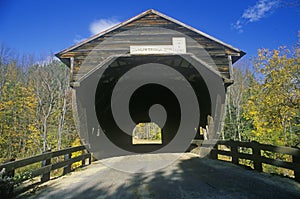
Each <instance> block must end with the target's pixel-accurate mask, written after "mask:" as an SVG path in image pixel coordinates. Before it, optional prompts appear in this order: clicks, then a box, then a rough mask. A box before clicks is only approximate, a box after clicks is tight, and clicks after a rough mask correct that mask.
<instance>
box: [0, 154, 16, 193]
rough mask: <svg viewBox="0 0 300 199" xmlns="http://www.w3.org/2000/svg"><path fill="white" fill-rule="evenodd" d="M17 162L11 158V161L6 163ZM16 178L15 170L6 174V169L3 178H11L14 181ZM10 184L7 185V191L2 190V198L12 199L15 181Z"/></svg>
mask: <svg viewBox="0 0 300 199" xmlns="http://www.w3.org/2000/svg"><path fill="white" fill-rule="evenodd" d="M15 160H16V159H15V158H11V159H10V160H8V161H6V162H4V163H8V162H14V161H15ZM0 172H2V171H1V170H0ZM14 176H15V170H11V171H8V172H6V171H5V169H4V173H3V177H9V178H11V179H12V178H13V177H14ZM10 182H11V183H10ZM10 182H8V183H7V187H6V190H4V189H2V193H1V192H0V195H1V196H2V197H8V198H10V197H11V196H12V194H13V191H14V183H13V181H10Z"/></svg>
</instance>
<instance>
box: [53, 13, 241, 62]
mask: <svg viewBox="0 0 300 199" xmlns="http://www.w3.org/2000/svg"><path fill="white" fill-rule="evenodd" d="M149 14H155V15H157V16H159V17H162V18H164V19H165V20H168V21H170V22H173V23H175V24H177V25H179V26H182V27H185V28H187V29H188V30H190V31H192V32H195V33H197V34H199V35H201V36H203V37H205V38H207V39H209V40H211V41H213V42H216V43H217V44H219V45H222V46H224V47H225V48H227V49H230V50H231V51H233V52H234V54H233V55H232V62H233V63H234V62H236V61H237V60H238V59H240V58H241V57H242V56H244V55H245V54H246V53H245V52H243V51H241V50H239V49H237V48H235V47H233V46H231V45H229V44H227V43H225V42H222V41H220V40H218V39H216V38H214V37H212V36H210V35H208V34H206V33H204V32H202V31H200V30H197V29H195V28H193V27H191V26H188V25H186V24H184V23H182V22H180V21H178V20H176V19H173V18H171V17H169V16H167V15H164V14H162V13H160V12H158V11H156V10H153V9H150V10H147V11H145V12H143V13H141V14H139V15H137V16H135V17H133V18H131V19H128V20H126V21H124V22H122V23H120V24H118V25H115V26H113V27H111V28H109V29H107V30H105V31H103V32H100V33H98V34H96V35H94V36H92V37H90V38H88V39H86V40H84V41H82V42H79V43H78V44H75V45H73V46H71V47H69V48H66V49H64V50H62V51H60V52H58V53H57V54H55V55H56V56H57V57H58V58H60V59H62V60H63V59H64V58H67V57H65V56H63V55H64V54H67V53H69V52H71V51H73V50H76V49H77V48H79V47H81V46H83V45H85V44H86V43H88V42H90V41H92V40H95V39H97V38H99V37H102V36H104V35H105V34H107V33H110V32H112V31H114V30H117V29H119V28H121V27H123V26H126V25H128V24H130V23H131V22H134V21H136V20H138V19H140V18H142V17H144V16H146V15H149ZM64 62H65V63H66V62H68V61H66V60H65V61H64ZM67 65H68V64H67Z"/></svg>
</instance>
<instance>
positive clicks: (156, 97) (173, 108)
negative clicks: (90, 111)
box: [95, 55, 211, 153]
mask: <svg viewBox="0 0 300 199" xmlns="http://www.w3.org/2000/svg"><path fill="white" fill-rule="evenodd" d="M147 63H159V64H163V65H166V66H168V67H171V68H173V69H175V70H176V71H178V72H179V73H180V74H182V75H183V76H184V77H185V79H186V80H187V81H188V82H189V84H190V85H191V86H192V88H193V89H194V91H195V94H196V97H197V100H198V103H199V110H200V122H199V125H198V128H197V129H196V131H195V138H196V139H199V138H200V134H199V127H200V126H201V127H205V125H207V116H208V115H211V99H210V95H209V91H208V88H207V85H206V84H205V82H204V80H203V78H202V77H201V74H199V72H198V71H197V69H195V67H194V66H193V65H192V64H190V63H189V62H188V61H186V60H185V59H184V58H182V57H181V56H178V55H170V56H130V57H119V58H117V59H115V60H114V61H113V62H112V63H111V64H110V65H109V66H108V68H107V69H106V70H105V71H104V73H103V75H102V77H101V79H100V80H99V82H98V86H97V90H96V94H95V109H96V115H97V118H98V122H99V124H100V126H101V128H102V129H103V132H104V133H105V135H106V136H107V138H108V139H109V140H110V141H111V142H112V143H114V144H115V145H117V146H118V147H120V148H122V149H125V150H126V151H130V152H135V153H149V152H153V151H156V150H158V149H160V148H162V147H164V146H166V145H167V144H168V143H170V142H171V141H172V139H173V138H174V136H175V135H176V132H177V129H178V126H179V124H180V117H181V109H180V104H179V102H178V100H177V99H176V96H175V95H174V94H173V93H172V91H170V90H169V89H168V88H166V87H164V86H162V85H158V84H146V85H143V86H142V87H140V88H138V89H137V90H136V91H135V92H134V93H133V95H132V96H131V98H130V104H129V111H130V116H131V118H132V120H133V121H134V122H135V124H138V123H140V122H152V121H151V118H150V117H149V109H150V108H151V106H153V105H155V104H159V105H161V106H162V107H164V109H165V111H166V113H167V119H166V122H165V125H164V126H162V127H161V128H162V144H147V145H143V144H141V145H133V144H132V134H131V133H132V130H133V129H131V132H124V131H123V130H121V129H120V128H119V127H118V125H117V124H116V122H115V120H114V117H113V114H112V110H111V98H112V92H113V89H114V87H115V85H116V83H117V82H118V80H119V79H120V78H121V77H122V76H123V75H124V74H125V73H126V72H127V71H129V70H130V69H132V68H134V67H137V66H140V65H142V64H147ZM198 67H199V66H198ZM200 67H204V66H200Z"/></svg>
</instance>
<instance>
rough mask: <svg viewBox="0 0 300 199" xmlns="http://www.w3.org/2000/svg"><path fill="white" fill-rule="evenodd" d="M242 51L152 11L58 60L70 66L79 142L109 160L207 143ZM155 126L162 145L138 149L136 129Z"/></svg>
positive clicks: (217, 125) (217, 127)
mask: <svg viewBox="0 0 300 199" xmlns="http://www.w3.org/2000/svg"><path fill="white" fill-rule="evenodd" d="M244 54H245V53H244V52H243V51H241V50H239V49H237V48H234V47H232V46H230V45H228V44H226V43H224V42H222V41H220V40H218V39H216V38H214V37H212V36H209V35H207V34H205V33H203V32H201V31H199V30H196V29H194V28H192V27H190V26H188V25H186V24H184V23H182V22H179V21H177V20H175V19H173V18H170V17H168V16H166V15H164V14H162V13H159V12H157V11H155V10H148V11H146V12H143V13H141V14H139V15H138V16H136V17H133V18H131V19H129V20H127V21H125V22H122V23H120V24H118V25H116V26H114V27H112V28H110V29H108V30H106V31H104V32H101V33H99V34H97V35H95V36H93V37H91V38H89V39H86V40H85V41H83V42H81V43H78V44H76V45H74V46H72V47H70V48H67V49H65V50H63V51H61V52H59V53H57V54H56V56H57V57H58V58H59V59H60V60H61V61H62V62H64V63H65V64H66V65H67V66H68V67H69V68H70V81H71V82H70V85H71V87H72V88H73V111H74V117H75V122H76V125H77V128H78V131H79V132H80V136H81V139H82V141H83V143H84V144H86V145H88V146H89V150H90V151H91V152H94V154H95V155H96V157H97V158H103V157H110V156H118V155H126V154H131V153H156V152H173V151H176V152H178V151H180V150H182V149H184V148H185V147H187V146H188V143H190V142H191V140H192V139H194V138H195V137H196V138H201V135H200V134H199V129H200V128H202V129H206V130H208V136H207V137H208V139H215V138H216V137H217V136H218V133H219V132H220V123H221V120H222V113H223V111H222V110H223V107H224V102H225V92H226V88H227V87H228V86H230V85H231V84H232V83H233V79H232V68H231V67H232V64H233V63H235V62H236V61H238V60H239V59H240V58H241V57H242V56H243V55H244ZM180 86H182V87H180ZM185 88H186V89H185ZM176 89H177V90H176ZM190 91H192V92H193V96H194V97H193V96H192V95H190V93H189V92H190ZM178 95H182V96H183V97H178ZM194 102H196V103H194ZM157 105H159V106H157ZM162 109H163V110H162ZM198 113H199V115H197V114H198ZM163 116H165V118H163ZM155 118H156V119H155ZM150 121H155V122H156V123H158V125H159V126H160V127H161V128H162V143H161V144H150V145H133V144H132V134H131V132H132V131H133V128H134V127H135V125H136V124H138V123H140V122H150ZM182 123H185V124H182ZM209 129H211V130H209Z"/></svg>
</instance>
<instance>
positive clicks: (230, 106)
mask: <svg viewBox="0 0 300 199" xmlns="http://www.w3.org/2000/svg"><path fill="white" fill-rule="evenodd" d="M249 65H250V63H249V61H248V60H245V61H244V62H240V63H239V64H238V65H235V67H234V68H233V79H234V84H233V85H231V86H230V87H229V88H228V90H227V96H226V117H225V125H224V136H223V139H233V140H239V141H242V140H244V141H246V140H247V136H246V133H245V131H246V130H248V129H249V128H250V126H249V125H250V123H249V122H248V121H247V120H245V118H244V115H243V114H244V108H243V105H244V104H245V103H246V102H247V99H248V97H249V92H248V91H249V87H250V86H251V82H252V80H253V73H252V72H250V70H249Z"/></svg>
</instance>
